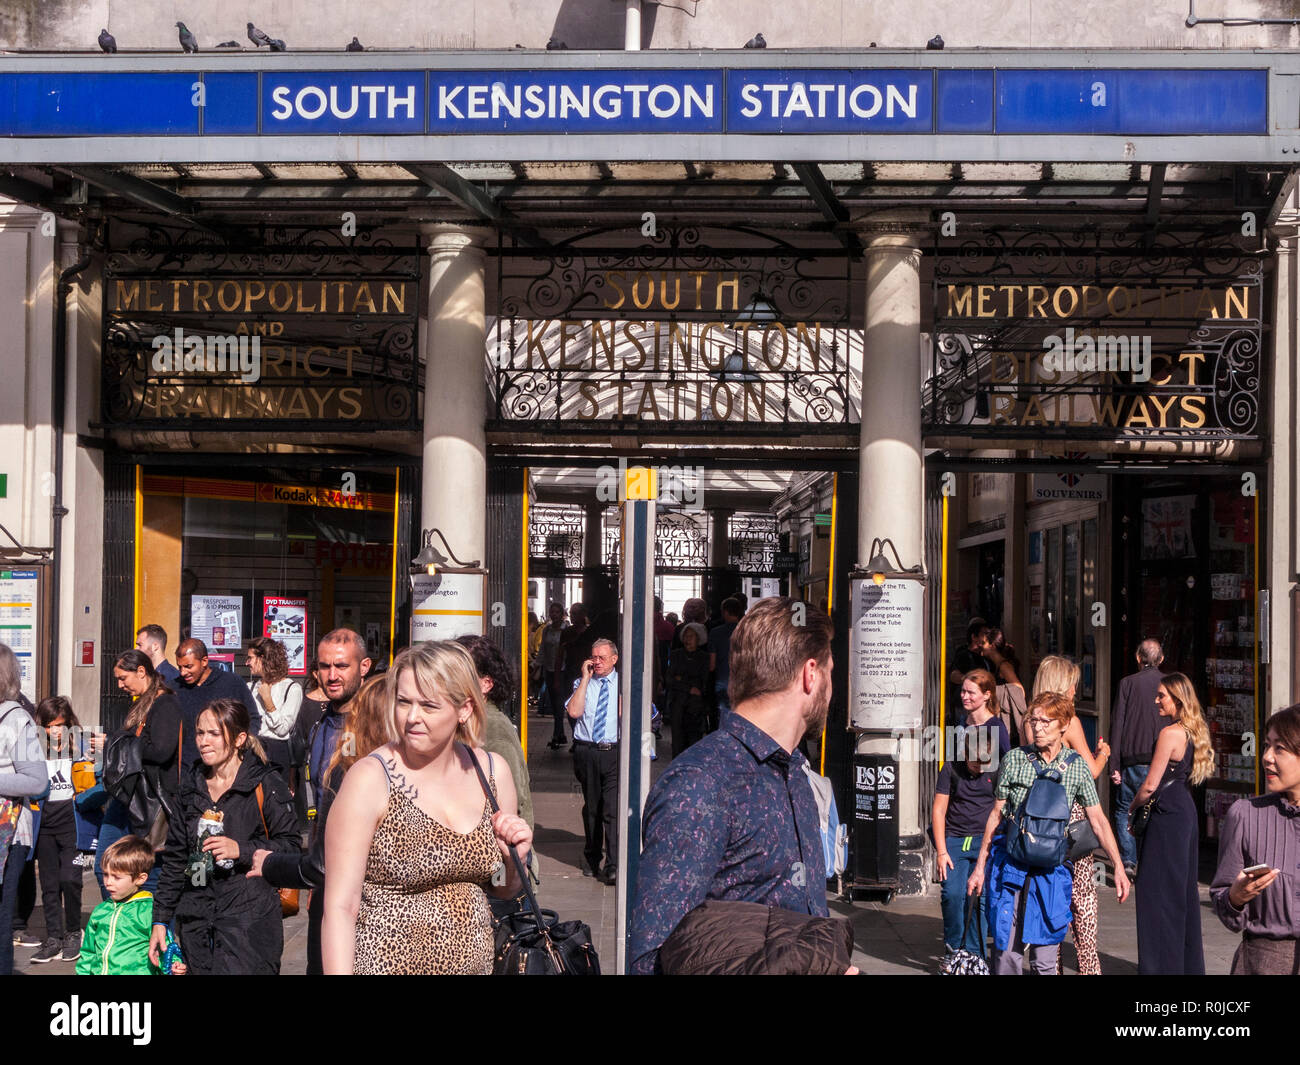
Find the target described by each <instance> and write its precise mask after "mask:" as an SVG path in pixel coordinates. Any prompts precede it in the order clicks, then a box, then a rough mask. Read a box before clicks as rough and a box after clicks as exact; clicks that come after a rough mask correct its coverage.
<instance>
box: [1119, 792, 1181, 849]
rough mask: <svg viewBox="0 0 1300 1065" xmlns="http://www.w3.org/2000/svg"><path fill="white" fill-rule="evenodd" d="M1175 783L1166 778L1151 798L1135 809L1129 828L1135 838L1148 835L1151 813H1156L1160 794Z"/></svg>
mask: <svg viewBox="0 0 1300 1065" xmlns="http://www.w3.org/2000/svg"><path fill="white" fill-rule="evenodd" d="M1171 783H1173V782H1172V781H1169V780H1166V781H1165V782H1164V783H1163V784H1161V785H1160V787H1158V788H1156V790H1155V792H1154V794H1152V796H1151V798H1149V799H1147V801H1146V802H1144V803H1143V804H1142V805H1141V806H1139V807H1138V808H1137V809H1136V810H1134V811H1133V814H1132V818H1131V820H1130V821H1129V826H1128V830H1129V832H1130V833H1131V834H1132V836H1133V838H1134V839H1141V838H1142V837H1143V836H1144V835H1146V831H1147V826H1148V825H1150V824H1151V815H1152V814H1153V813H1155V809H1156V804H1157V803H1158V802H1159V801H1160V794H1161V792H1163V791H1164V790H1165V788H1167V787H1169V785H1170V784H1171Z"/></svg>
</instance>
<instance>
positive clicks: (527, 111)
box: [0, 67, 1269, 138]
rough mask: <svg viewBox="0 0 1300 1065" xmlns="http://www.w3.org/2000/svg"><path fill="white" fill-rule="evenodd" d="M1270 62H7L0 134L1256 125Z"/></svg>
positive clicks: (1173, 132) (1254, 131)
mask: <svg viewBox="0 0 1300 1065" xmlns="http://www.w3.org/2000/svg"><path fill="white" fill-rule="evenodd" d="M1268 132H1269V70H1268V69H1266V68H1260V69H1249V68H1244V69H1228V68H1215V69H1178V68H1158V69H1133V68H1115V69H1097V68H1088V69H1074V68H1063V67H1051V68H1019V67H1017V68H971V67H951V68H934V69H928V68H917V69H908V68H899V69H883V68H869V69H868V68H861V69H852V68H846V67H827V68H824V69H818V68H811V67H771V68H759V67H740V68H695V69H682V68H672V67H652V68H647V69H640V70H627V69H621V68H620V69H614V68H609V69H599V68H597V69H573V68H563V69H559V68H557V69H550V70H536V69H531V70H523V69H510V70H507V69H496V70H492V69H489V70H446V69H443V70H364V71H337V70H334V71H310V70H285V71H267V70H260V71H247V70H233V71H230V70H226V71H198V70H195V71H188V72H178V71H175V70H172V71H122V72H86V71H24V72H2V71H0V137H8V138H24V137H32V138H60V137H88V136H97V137H145V136H149V137H155V136H161V137H220V136H264V137H265V136H277V135H295V136H303V135H306V136H312V135H320V136H334V135H339V134H346V135H358V136H367V135H386V136H391V135H398V136H400V135H413V136H429V135H441V134H446V135H452V134H459V135H464V134H492V135H501V134H507V135H508V134H535V135H536V134H543V135H545V134H584V133H585V134H606V133H608V134H758V135H763V134H769V135H775V134H805V135H807V134H812V135H817V134H932V135H933V134H951V135H961V134H979V135H998V134H1003V135H1031V136H1033V135H1041V136H1045V137H1048V136H1063V135H1092V136H1125V137H1160V136H1225V135H1240V136H1261V135H1265V134H1267V133H1268Z"/></svg>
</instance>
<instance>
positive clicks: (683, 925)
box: [659, 899, 853, 976]
mask: <svg viewBox="0 0 1300 1065" xmlns="http://www.w3.org/2000/svg"><path fill="white" fill-rule="evenodd" d="M852 955H853V925H852V924H850V923H849V921H847V920H845V919H844V918H843V917H811V916H809V915H808V914H806V913H795V912H794V911H793V910H782V909H778V908H777V907H775V906H764V905H762V904H761V903H758V902H726V901H722V900H718V899H710V900H709V901H707V902H705V903H703V904H702V905H700V906H697V907H695V909H693V910H691V912H690V913H688V914H687V915H686V916H685V917H683V918H682V919H681V922H680V923H679V924H678V925H677V927H676V928H675V929H673V934H672V935H671V936H669V937H668V939H667V940H666V941H665V942H664V945H663V946H662V947H660V948H659V966H660V970H661V971H662V972H663V973H664V975H666V976H798V975H806V976H842V975H843V974H844V973H845V972H847V971H848V968H849V966H850V965H851V964H852V962H851V960H850V958H851V957H852Z"/></svg>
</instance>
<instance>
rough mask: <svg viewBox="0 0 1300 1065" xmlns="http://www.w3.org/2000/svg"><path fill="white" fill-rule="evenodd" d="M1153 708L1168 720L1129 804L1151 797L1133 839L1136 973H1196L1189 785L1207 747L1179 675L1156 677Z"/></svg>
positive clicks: (1199, 967) (1207, 763) (1206, 768)
mask: <svg viewBox="0 0 1300 1065" xmlns="http://www.w3.org/2000/svg"><path fill="white" fill-rule="evenodd" d="M1156 707H1157V708H1158V709H1159V711H1160V716H1161V717H1167V718H1169V719H1170V721H1171V724H1169V725H1166V726H1165V727H1164V728H1162V729H1161V730H1160V733H1159V734H1158V735H1157V737H1156V749H1155V752H1154V753H1153V754H1152V756H1151V768H1150V769H1149V770H1148V771H1147V778H1146V780H1145V781H1144V782H1143V784H1142V787H1140V788H1139V789H1138V791H1137V794H1136V795H1135V796H1133V804H1132V805H1131V806H1130V807H1129V811H1130V814H1133V813H1135V812H1136V811H1138V810H1139V809H1141V808H1142V807H1143V806H1145V805H1146V804H1147V803H1148V802H1150V803H1152V804H1153V805H1152V808H1151V815H1150V820H1149V821H1148V822H1147V826H1146V831H1145V832H1143V833H1142V835H1141V837H1140V838H1139V840H1138V872H1139V873H1140V874H1141V876H1140V878H1139V881H1138V888H1137V940H1138V972H1139V973H1140V974H1142V975H1152V976H1155V975H1161V976H1163V975H1166V974H1174V975H1194V976H1203V975H1204V974H1205V957H1204V953H1203V951H1202V949H1201V900H1200V895H1199V893H1198V890H1197V886H1196V884H1197V873H1198V868H1199V859H1200V855H1199V853H1198V848H1197V842H1198V838H1199V831H1198V828H1197V818H1196V803H1195V802H1194V801H1193V799H1192V791H1191V789H1192V787H1194V786H1195V785H1197V784H1199V783H1201V781H1203V780H1205V779H1206V778H1207V777H1208V776H1209V775H1210V773H1211V772H1212V771H1213V769H1214V748H1213V747H1212V746H1211V744H1210V730H1209V729H1208V728H1206V726H1205V718H1204V717H1203V716H1202V714H1201V704H1200V702H1199V701H1198V700H1197V698H1196V692H1195V690H1194V689H1193V688H1192V682H1191V681H1190V680H1188V679H1187V677H1186V676H1185V675H1184V674H1182V673H1170V674H1168V675H1167V676H1166V677H1165V679H1164V680H1163V681H1161V683H1160V689H1159V691H1158V692H1157V693H1156Z"/></svg>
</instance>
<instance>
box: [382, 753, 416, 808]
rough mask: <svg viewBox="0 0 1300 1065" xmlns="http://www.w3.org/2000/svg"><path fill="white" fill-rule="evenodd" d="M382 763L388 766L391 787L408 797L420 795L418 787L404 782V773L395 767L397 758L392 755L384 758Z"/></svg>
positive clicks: (412, 797)
mask: <svg viewBox="0 0 1300 1065" xmlns="http://www.w3.org/2000/svg"><path fill="white" fill-rule="evenodd" d="M384 765H386V766H388V783H389V785H390V786H391V787H393V788H395V789H396V790H397V791H399V792H401V793H402V794H403V795H405V796H406V797H407V798H408V799H411V800H415V799H418V798H419V797H420V789H419V788H417V787H416V786H415V785H414V784H408V783H407V782H406V775H405V774H404V773H401V772H399V771H398V769H397V759H396V758H394V757H393V756H392V755H389V757H387V758H385V759H384Z"/></svg>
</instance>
